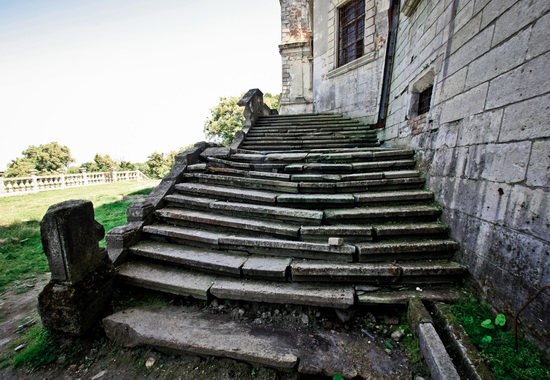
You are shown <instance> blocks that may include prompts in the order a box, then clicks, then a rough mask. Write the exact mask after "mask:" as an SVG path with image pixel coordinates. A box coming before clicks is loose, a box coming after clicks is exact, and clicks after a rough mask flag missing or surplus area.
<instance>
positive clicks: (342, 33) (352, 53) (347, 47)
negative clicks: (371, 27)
mask: <svg viewBox="0 0 550 380" xmlns="http://www.w3.org/2000/svg"><path fill="white" fill-rule="evenodd" d="M338 20H339V23H340V28H339V39H338V66H342V65H345V64H346V63H349V62H351V61H353V60H355V59H357V58H360V57H362V56H363V54H364V51H365V43H364V37H365V0H353V1H350V2H349V3H347V4H346V5H344V6H343V7H342V8H340V9H339V19H338Z"/></svg>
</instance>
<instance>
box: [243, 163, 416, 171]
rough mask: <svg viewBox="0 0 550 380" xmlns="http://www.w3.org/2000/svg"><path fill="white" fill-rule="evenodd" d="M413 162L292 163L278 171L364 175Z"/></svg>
mask: <svg viewBox="0 0 550 380" xmlns="http://www.w3.org/2000/svg"><path fill="white" fill-rule="evenodd" d="M268 165H269V164H253V167H254V169H256V170H264V169H265V168H266V167H267V166H268ZM414 165H415V163H414V161H413V160H395V161H374V162H352V163H319V162H311V163H294V164H287V165H283V166H280V167H279V168H278V169H279V170H284V172H285V173H290V174H296V173H337V174H346V173H350V174H351V173H365V172H380V171H389V170H392V169H399V170H403V169H410V168H414Z"/></svg>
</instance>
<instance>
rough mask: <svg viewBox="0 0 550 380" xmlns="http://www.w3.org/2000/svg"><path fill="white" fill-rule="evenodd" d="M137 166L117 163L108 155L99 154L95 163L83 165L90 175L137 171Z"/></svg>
mask: <svg viewBox="0 0 550 380" xmlns="http://www.w3.org/2000/svg"><path fill="white" fill-rule="evenodd" d="M136 165H137V164H133V163H131V162H128V161H124V160H121V161H116V160H114V159H113V158H112V157H111V156H109V155H108V154H99V153H97V154H96V155H95V156H94V160H93V162H85V163H83V164H82V165H81V167H83V168H84V169H86V171H87V172H88V173H91V172H110V171H112V170H113V169H114V170H116V171H128V170H136Z"/></svg>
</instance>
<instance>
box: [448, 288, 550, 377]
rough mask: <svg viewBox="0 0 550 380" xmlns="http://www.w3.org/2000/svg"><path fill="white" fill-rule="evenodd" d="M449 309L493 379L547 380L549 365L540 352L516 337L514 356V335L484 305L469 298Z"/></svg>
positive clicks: (471, 296) (499, 317)
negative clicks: (492, 375)
mask: <svg viewBox="0 0 550 380" xmlns="http://www.w3.org/2000/svg"><path fill="white" fill-rule="evenodd" d="M451 310H452V312H453V314H454V316H455V317H456V318H457V320H458V322H459V323H460V324H461V325H462V326H463V327H464V330H466V332H467V333H468V335H469V336H470V339H471V341H472V343H473V344H474V345H475V346H476V347H477V348H478V350H479V351H480V353H481V356H482V357H483V358H484V360H485V361H486V363H487V365H488V366H489V368H490V369H491V371H492V372H493V374H494V375H495V376H496V377H497V379H503V380H543V379H545V380H546V379H550V363H549V362H548V358H547V357H546V356H545V355H544V353H543V352H541V351H540V350H539V349H538V347H537V346H536V345H535V344H533V343H532V342H531V341H529V340H527V339H525V338H520V341H519V352H518V353H516V351H515V335H514V332H513V331H510V330H509V329H508V328H507V324H506V323H505V321H503V320H502V318H503V316H500V315H499V316H497V317H496V318H495V316H494V315H493V312H492V310H491V308H490V307H489V306H488V305H487V304H485V303H483V302H480V301H479V300H478V299H477V298H476V297H475V296H473V295H470V296H468V297H466V298H465V299H463V300H462V301H460V302H459V303H457V304H455V305H453V307H452V308H451ZM503 322H504V325H503V326H501V324H502V323H503Z"/></svg>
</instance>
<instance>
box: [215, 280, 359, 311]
mask: <svg viewBox="0 0 550 380" xmlns="http://www.w3.org/2000/svg"><path fill="white" fill-rule="evenodd" d="M210 292H211V293H212V295H213V296H215V297H217V298H222V299H232V300H242V301H254V302H268V303H281V304H282V303H291V304H298V305H308V306H320V307H333V308H340V309H345V308H348V307H350V306H353V304H354V302H355V299H354V297H355V293H354V290H353V288H352V287H351V286H346V285H324V284H304V283H291V282H283V283H273V282H266V281H257V280H236V279H224V280H217V281H215V282H214V284H213V285H212V287H211V288H210Z"/></svg>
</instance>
